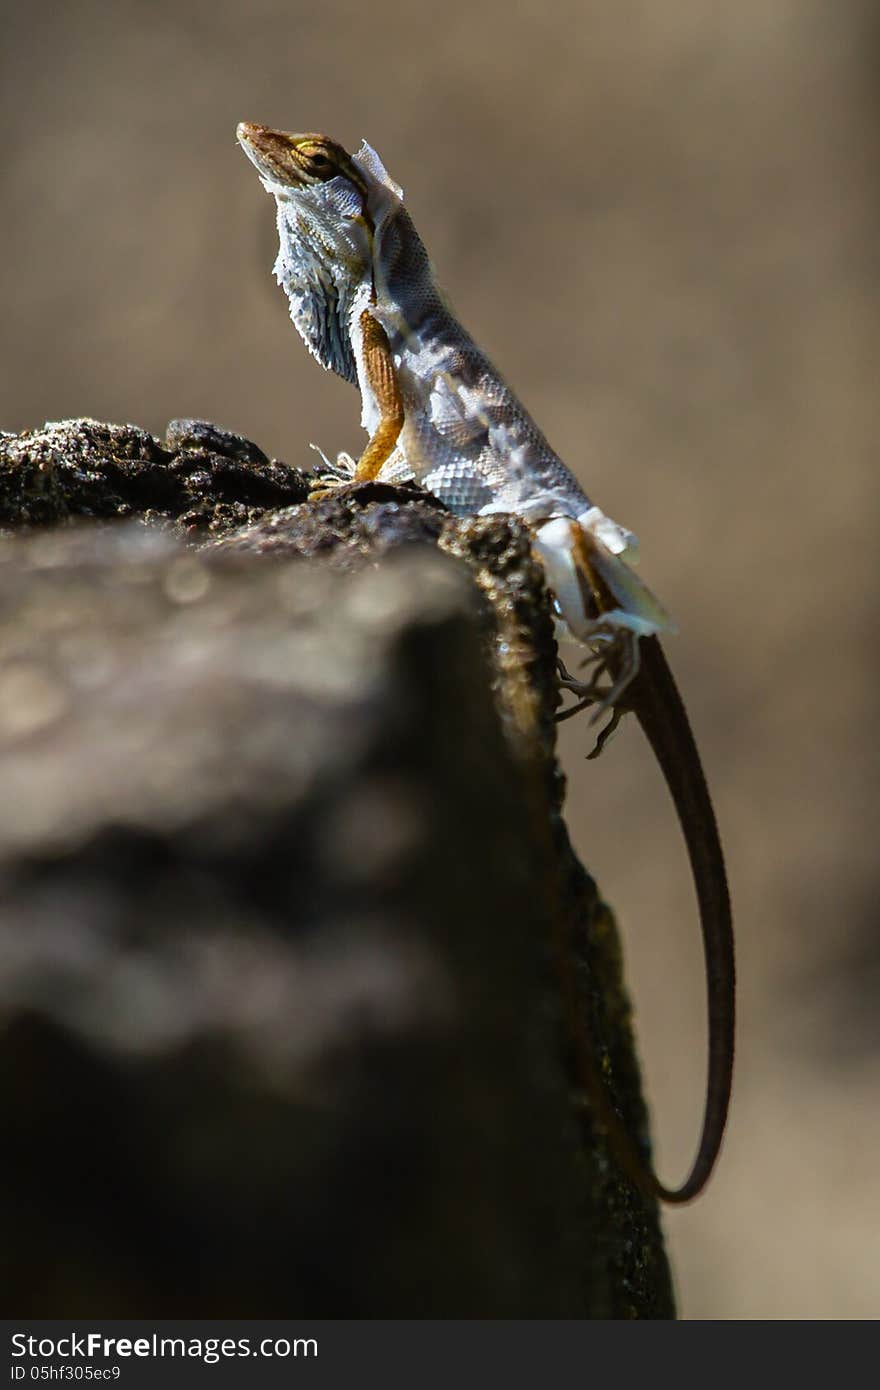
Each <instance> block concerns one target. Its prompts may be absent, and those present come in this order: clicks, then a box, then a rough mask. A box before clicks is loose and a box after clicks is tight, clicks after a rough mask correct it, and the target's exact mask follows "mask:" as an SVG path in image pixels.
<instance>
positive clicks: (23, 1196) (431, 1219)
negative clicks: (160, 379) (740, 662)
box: [0, 421, 673, 1317]
mask: <svg viewBox="0 0 880 1390" xmlns="http://www.w3.org/2000/svg"><path fill="white" fill-rule="evenodd" d="M307 491H308V479H307V478H306V477H305V476H304V475H303V474H301V473H299V472H298V471H297V470H294V469H290V468H287V467H286V466H285V465H283V464H280V463H277V462H270V461H268V460H266V459H265V457H264V456H263V455H262V454H261V453H260V451H259V450H258V449H257V448H256V446H253V445H250V444H249V443H248V442H247V441H243V440H240V439H239V438H238V437H237V436H234V435H230V434H228V433H226V432H224V431H220V430H217V428H216V427H213V426H208V425H205V424H203V423H201V422H191V421H190V422H176V423H175V424H174V425H173V426H172V427H170V428H169V432H168V435H167V436H166V440H165V442H164V444H163V445H160V444H159V443H158V442H157V441H156V440H155V439H153V438H152V437H151V436H149V435H147V434H145V433H144V432H143V431H140V430H136V429H134V428H133V427H131V426H124V427H115V426H108V425H99V424H95V423H94V422H68V423H66V424H64V425H59V426H52V427H50V428H47V429H46V430H45V431H40V432H35V433H33V434H31V435H26V436H4V437H0V524H2V525H3V527H5V528H6V531H7V538H6V539H5V540H3V541H2V542H0V779H2V782H0V784H2V786H3V788H4V797H3V798H2V802H0V1012H2V1016H3V1020H4V1027H3V1033H2V1038H3V1042H2V1046H0V1104H2V1108H3V1112H4V1114H5V1115H6V1116H7V1117H8V1122H7V1135H6V1139H5V1141H4V1145H3V1146H2V1150H0V1152H2V1159H0V1167H2V1170H3V1173H2V1184H0V1186H2V1191H3V1193H4V1198H3V1201H4V1203H5V1204H6V1211H5V1212H4V1214H3V1227H4V1241H3V1243H2V1255H0V1260H2V1262H3V1266H2V1267H0V1268H2V1274H3V1278H4V1282H8V1285H9V1288H10V1295H9V1296H8V1297H7V1299H6V1304H7V1306H8V1307H10V1309H11V1310H13V1311H15V1312H16V1313H17V1314H20V1315H24V1314H29V1315H31V1316H36V1315H42V1316H51V1315H56V1316H86V1315H94V1314H96V1313H100V1314H102V1315H103V1316H105V1317H106V1316H138V1315H139V1316H160V1315H164V1316H178V1317H185V1316H190V1315H203V1316H227V1315H236V1314H237V1315H239V1316H259V1315H262V1316H269V1315H291V1316H294V1315H300V1316H308V1315H311V1316H326V1317H342V1316H348V1317H378V1316H404V1317H417V1316H427V1317H451V1316H484V1317H538V1316H550V1317H582V1316H594V1317H596V1316H599V1317H601V1316H605V1317H626V1316H632V1317H668V1316H672V1314H673V1307H672V1296H671V1291H670V1283H669V1274H668V1269H667V1266H666V1261H665V1256H664V1253H663V1247H662V1241H661V1238H660V1234H659V1226H658V1221H657V1212H656V1208H655V1207H654V1205H653V1204H652V1203H649V1202H646V1201H645V1200H644V1199H642V1198H641V1197H640V1196H639V1195H638V1194H637V1193H635V1192H634V1191H633V1189H632V1187H631V1185H630V1184H629V1183H628V1182H627V1181H626V1180H625V1179H623V1178H622V1177H621V1176H620V1175H619V1174H618V1173H617V1172H616V1170H615V1167H614V1165H613V1163H612V1162H611V1161H610V1160H609V1159H608V1157H607V1154H606V1153H605V1150H604V1147H603V1144H602V1142H601V1138H600V1137H599V1136H598V1135H597V1134H596V1133H595V1132H594V1130H593V1129H592V1127H591V1125H590V1120H589V1112H588V1109H587V1108H585V1106H584V1105H583V1102H582V1097H581V1095H580V1091H579V1078H578V1075H577V1070H576V1066H575V1063H574V1054H575V1052H576V1049H574V1048H573V1047H572V1045H571V1040H570V1039H569V1038H568V1037H567V1032H566V1027H565V1023H564V1020H563V1009H562V1005H561V1003H560V979H561V972H562V971H565V970H568V971H574V972H575V980H576V987H577V989H578V991H579V993H580V997H581V999H582V1005H583V1010H584V1016H585V1020H586V1029H587V1033H588V1036H589V1039H590V1044H591V1046H593V1047H594V1048H595V1049H596V1052H597V1055H599V1056H600V1057H601V1059H602V1064H603V1069H604V1070H605V1072H606V1073H607V1075H608V1076H609V1079H610V1081H611V1084H613V1086H614V1089H615V1094H616V1097H617V1100H618V1103H619V1105H620V1106H621V1109H622V1111H623V1113H624V1114H625V1116H626V1118H627V1122H628V1123H629V1124H630V1126H631V1127H633V1128H634V1129H636V1130H640V1131H641V1132H642V1133H644V1132H645V1116H644V1107H643V1105H642V1101H641V1097H640V1091H639V1080H638V1072H637V1067H636V1063H635V1060H634V1054H633V1047H632V1038H631V1035H630V1030H629V1020H628V1007H627V1003H626V998H625V995H624V993H623V986H622V981H621V977H620V961H619V952H618V945H617V938H616V933H615V929H614V926H613V922H612V920H611V918H610V915H609V913H608V911H607V909H606V908H605V907H604V906H603V905H602V904H601V902H600V901H599V899H598V896H597V894H596V890H595V888H594V886H593V884H592V882H591V880H590V879H589V878H588V876H587V875H586V874H585V872H584V870H583V869H582V868H581V866H580V865H579V864H578V862H577V861H576V859H575V858H574V856H573V854H572V852H571V849H570V846H569V844H568V840H567V836H566V834H565V829H564V825H563V822H562V819H561V814H560V809H561V801H562V792H563V785H562V780H561V777H560V774H559V772H558V770H557V767H556V764H555V761H554V751H553V750H554V724H553V713H554V708H555V702H556V693H555V681H554V646H553V641H552V631H551V625H550V619H549V614H548V610H547V605H546V597H545V594H544V590H543V586H542V581H541V574H540V571H539V569H538V568H537V566H536V565H535V564H534V562H533V560H532V558H531V555H530V552H529V548H528V544H527V540H526V537H525V535H524V534H523V533H522V531H521V530H520V528H518V527H517V526H516V525H511V524H509V523H508V522H507V521H506V520H504V519H502V518H487V519H482V520H481V519H474V520H471V521H467V522H458V521H455V520H454V519H453V518H451V517H450V516H449V515H448V514H446V513H445V512H444V511H443V510H442V509H441V508H440V507H439V506H438V505H437V504H436V503H435V502H433V501H432V499H430V498H429V497H427V496H426V495H425V494H423V493H419V492H418V491H417V490H415V489H406V488H391V487H388V486H386V485H379V484H372V485H368V486H362V487H352V488H347V489H341V490H340V491H339V492H338V493H336V494H334V495H332V496H330V497H327V498H325V499H323V500H321V501H319V502H317V503H308V502H306V501H305V500H304V499H305V497H306V494H307ZM83 516H87V517H92V518H100V519H103V521H104V522H106V521H107V520H109V519H110V518H114V519H115V520H116V524H114V525H112V526H111V525H107V524H101V525H95V524H94V523H93V524H90V525H84V524H82V523H81V522H78V518H81V517H83ZM125 517H128V518H129V520H127V521H123V522H121V523H120V521H119V518H125ZM132 518H139V519H132ZM67 523H70V524H67ZM74 523H77V524H74ZM145 523H147V524H145ZM10 533H16V534H10ZM443 552H445V553H443ZM474 581H475V582H474Z"/></svg>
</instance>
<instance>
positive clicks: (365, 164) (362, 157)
mask: <svg viewBox="0 0 880 1390" xmlns="http://www.w3.org/2000/svg"><path fill="white" fill-rule="evenodd" d="M352 159H353V160H354V162H355V164H359V165H360V167H361V168H362V169H363V171H364V173H365V174H370V175H371V176H372V178H374V179H375V180H376V181H377V183H381V184H382V185H383V186H384V187H385V188H387V189H388V191H389V193H393V194H394V196H395V198H399V199H400V201H401V202H403V189H402V188H401V186H400V184H399V183H395V182H394V180H393V178H392V177H391V175H390V174H389V172H388V170H387V169H386V168H385V165H384V164H383V163H382V161H381V159H380V158H379V156H378V155H377V153H376V151H375V150H374V149H373V147H372V145H368V144H367V142H366V140H362V141H361V147H360V149H359V150H358V152H357V154H355V155H352Z"/></svg>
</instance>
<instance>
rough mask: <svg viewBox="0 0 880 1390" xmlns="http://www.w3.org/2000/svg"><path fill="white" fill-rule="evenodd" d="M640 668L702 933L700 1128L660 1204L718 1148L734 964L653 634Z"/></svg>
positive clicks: (687, 1190) (641, 697) (715, 871)
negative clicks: (683, 1170) (704, 1053)
mask: <svg viewBox="0 0 880 1390" xmlns="http://www.w3.org/2000/svg"><path fill="white" fill-rule="evenodd" d="M640 648H641V669H640V671H639V674H638V676H637V677H636V679H635V681H634V682H633V684H632V686H631V687H630V689H629V691H628V692H627V701H628V703H629V704H630V705H631V707H632V708H633V710H634V712H635V714H636V717H637V718H638V721H639V723H640V724H641V726H642V729H643V730H644V732H645V737H646V738H647V740H648V742H649V743H650V745H651V748H652V749H653V751H654V756H655V757H656V759H657V762H658V763H659V764H660V768H661V771H662V772H663V776H664V777H665V779H666V785H667V786H668V788H669V791H670V794H671V796H672V800H673V801H674V803H675V809H676V811H677V812H678V819H679V822H680V824H681V828H682V832H683V834H684V838H685V843H686V845H687V851H688V857H689V858H690V863H691V872H692V874H693V879H694V887H695V888H696V893H697V902H698V904H699V909H700V925H701V928H702V933H703V952H704V956H705V962H706V998H707V1006H708V1020H709V1028H708V1032H709V1059H708V1066H707V1076H706V1105H705V1110H704V1114H703V1128H702V1133H701V1135H700V1142H699V1145H698V1147H697V1153H696V1157H695V1158H694V1161H693V1165H692V1167H691V1171H690V1173H689V1174H688V1176H687V1178H686V1179H685V1181H684V1182H683V1183H682V1185H681V1187H678V1188H671V1189H670V1188H667V1187H664V1186H663V1184H662V1183H660V1182H659V1180H658V1179H656V1178H655V1179H654V1182H655V1183H656V1191H657V1195H658V1196H659V1197H662V1198H663V1200H664V1201H666V1202H689V1201H690V1200H691V1198H692V1197H696V1195H697V1193H698V1192H700V1191H701V1189H702V1188H703V1187H705V1185H706V1183H707V1182H708V1180H709V1176H710V1174H711V1172H712V1169H713V1168H714V1166H715V1161H716V1159H717V1157H718V1153H719V1150H720V1148H721V1141H722V1138H723V1136H724V1127H725V1124H726V1122H727V1111H728V1106H729V1104H730V1090H731V1085H732V1082H733V1053H734V1019H735V1009H736V966H735V961H734V945H733V921H732V917H731V910H730V894H729V892H728V888H727V874H726V872H725V869H724V855H723V853H722V850H721V841H720V839H719V836H718V826H717V824H716V821H715V812H714V810H713V809H712V801H711V798H710V796H709V789H708V787H707V786H706V779H705V776H704V775H703V768H702V764H701V763H700V755H699V753H698V752H697V746H696V743H695V742H694V736H693V734H692V733H691V727H690V723H689V722H688V717H687V713H686V712H685V708H684V704H683V702H682V699H681V696H680V695H679V693H678V687H677V686H676V684H675V681H674V680H673V677H672V672H671V671H670V669H669V666H668V664H667V661H666V657H665V656H664V654H663V649H662V647H661V646H660V643H659V641H658V639H657V638H656V637H643V638H642V640H641V643H640Z"/></svg>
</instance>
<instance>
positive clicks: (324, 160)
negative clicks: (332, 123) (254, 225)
mask: <svg viewBox="0 0 880 1390" xmlns="http://www.w3.org/2000/svg"><path fill="white" fill-rule="evenodd" d="M235 133H236V135H237V137H238V141H239V144H240V145H241V147H242V149H243V150H244V152H245V154H246V155H247V157H248V159H249V160H250V161H251V163H252V164H253V165H254V166H255V167H256V168H257V169H258V170H259V173H260V176H261V177H262V179H263V180H264V182H265V183H266V184H267V185H271V186H272V187H271V191H272V192H273V193H274V192H275V191H276V189H277V190H282V189H288V190H291V191H294V190H305V189H308V188H313V187H315V185H319V184H326V183H329V182H330V181H331V180H332V179H345V180H346V182H348V183H349V184H351V185H352V187H353V188H354V189H356V190H357V192H358V193H359V194H360V196H361V200H362V203H363V204H364V205H366V202H367V198H368V196H369V187H368V185H367V180H366V178H365V176H364V173H363V171H362V170H360V169H359V168H358V167H357V165H356V164H355V162H354V160H353V159H352V157H351V155H350V154H348V153H347V151H345V150H344V149H343V148H342V146H341V145H338V144H337V143H336V141H335V140H331V139H330V137H329V136H328V135H292V134H291V133H290V132H289V131H286V130H272V129H270V127H269V126H265V125H254V124H253V122H251V121H242V122H241V123H240V124H239V126H238V128H237V130H236V132H235Z"/></svg>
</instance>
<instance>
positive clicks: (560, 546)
mask: <svg viewBox="0 0 880 1390" xmlns="http://www.w3.org/2000/svg"><path fill="white" fill-rule="evenodd" d="M600 515H601V514H600ZM609 524H610V525H611V526H613V525H614V523H613V522H611V523H609ZM535 545H536V548H537V550H538V553H539V554H540V556H541V559H542V560H543V561H544V565H545V567H546V570H547V578H548V580H549V583H550V587H551V589H552V590H553V592H554V594H555V595H556V601H557V603H558V605H559V609H560V612H561V614H562V617H563V619H564V621H565V623H566V625H567V627H568V628H569V631H570V632H571V633H572V634H573V635H574V636H575V637H577V638H579V639H580V640H581V641H582V642H584V641H589V640H590V639H591V638H594V637H595V634H596V625H597V619H596V618H594V617H592V616H591V615H590V614H589V613H588V612H587V608H586V605H585V602H584V595H585V593H587V594H588V593H590V592H592V591H593V588H594V584H593V577H596V578H598V579H599V580H600V581H601V584H602V586H603V587H604V588H605V589H606V590H607V591H608V593H609V594H610V595H611V597H612V599H613V600H614V603H615V605H616V606H615V607H614V608H610V609H607V610H606V611H605V612H604V613H603V614H602V618H603V619H604V626H606V627H607V626H608V625H611V626H613V627H622V628H626V629H627V631H629V632H634V633H636V634H637V635H638V636H639V637H648V636H650V635H651V634H652V633H655V632H674V631H675V624H674V623H673V621H672V619H671V618H670V616H669V614H668V613H667V612H666V610H665V608H664V607H663V606H662V604H661V603H660V602H659V601H658V600H657V599H656V598H655V597H654V595H653V594H652V593H651V591H650V589H649V588H648V587H647V585H645V584H643V583H642V581H641V580H640V579H639V578H638V576H637V575H636V574H634V573H633V571H632V570H631V569H630V567H629V565H627V564H626V563H625V561H623V560H621V559H620V558H619V557H618V556H617V555H615V554H613V552H612V551H611V550H609V548H608V546H607V545H605V544H604V542H603V541H601V540H599V538H598V537H597V536H596V535H595V534H594V532H592V531H587V530H586V529H585V528H583V527H582V526H580V525H579V524H578V523H577V522H575V521H571V520H569V518H568V517H557V518H555V519H554V520H553V521H548V522H546V523H545V525H543V526H541V527H540V528H539V529H538V531H537V532H536V534H535Z"/></svg>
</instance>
